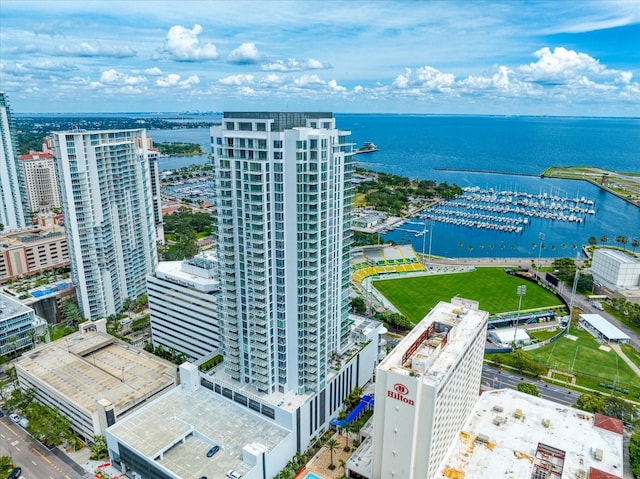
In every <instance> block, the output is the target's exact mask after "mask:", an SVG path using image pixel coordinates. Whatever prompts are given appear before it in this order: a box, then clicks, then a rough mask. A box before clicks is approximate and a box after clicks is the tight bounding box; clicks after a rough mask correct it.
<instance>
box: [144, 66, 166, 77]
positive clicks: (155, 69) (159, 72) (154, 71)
mask: <svg viewBox="0 0 640 479" xmlns="http://www.w3.org/2000/svg"><path fill="white" fill-rule="evenodd" d="M144 72H145V73H146V74H147V75H151V76H160V75H162V70H160V68H158V67H151V68H147V69H146V70H145V71H144Z"/></svg>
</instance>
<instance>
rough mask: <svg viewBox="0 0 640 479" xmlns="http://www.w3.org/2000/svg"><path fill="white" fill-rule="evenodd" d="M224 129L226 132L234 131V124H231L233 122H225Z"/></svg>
mask: <svg viewBox="0 0 640 479" xmlns="http://www.w3.org/2000/svg"><path fill="white" fill-rule="evenodd" d="M224 127H225V128H226V129H227V130H234V129H235V128H234V124H233V122H232V121H227V122H225V124H224Z"/></svg>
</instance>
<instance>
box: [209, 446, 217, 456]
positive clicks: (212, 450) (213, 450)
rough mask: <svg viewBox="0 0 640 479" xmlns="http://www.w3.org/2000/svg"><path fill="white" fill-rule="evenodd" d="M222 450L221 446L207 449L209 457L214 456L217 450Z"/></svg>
mask: <svg viewBox="0 0 640 479" xmlns="http://www.w3.org/2000/svg"><path fill="white" fill-rule="evenodd" d="M219 450H220V446H213V447H212V448H211V449H209V450H208V451H207V457H212V456H213V455H214V454H215V453H216V452H218V451H219Z"/></svg>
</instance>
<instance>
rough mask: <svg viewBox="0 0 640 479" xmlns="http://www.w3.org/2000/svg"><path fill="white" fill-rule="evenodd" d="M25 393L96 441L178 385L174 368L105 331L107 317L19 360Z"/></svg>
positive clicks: (40, 347)
mask: <svg viewBox="0 0 640 479" xmlns="http://www.w3.org/2000/svg"><path fill="white" fill-rule="evenodd" d="M15 367H16V374H17V376H18V382H19V385H20V389H22V391H27V390H33V391H35V399H36V400H37V401H38V402H40V403H42V404H46V405H47V406H50V407H52V408H53V409H54V410H56V411H59V412H60V414H62V415H63V416H64V417H66V418H67V419H69V421H70V422H71V428H72V429H73V431H74V432H76V433H77V434H79V435H80V436H81V437H82V438H84V439H85V440H87V441H90V442H92V441H93V438H94V437H95V436H96V435H104V431H105V430H106V428H107V427H109V426H111V425H113V424H115V423H116V422H117V421H119V420H120V419H121V418H122V417H125V416H127V415H128V414H130V413H132V412H133V411H135V410H136V409H138V408H140V407H142V406H144V405H146V404H147V403H149V402H150V401H153V399H154V398H156V397H159V396H161V395H162V394H163V393H165V392H166V391H168V390H170V389H172V388H173V387H174V386H176V385H177V383H178V381H177V375H176V366H175V364H171V363H169V362H168V361H164V360H163V359H160V358H158V357H156V356H154V355H152V354H148V353H146V352H144V351H141V350H140V349H138V348H134V347H132V346H131V345H130V344H127V343H125V342H123V341H120V340H118V339H116V338H114V337H113V336H111V335H110V334H107V329H106V319H100V320H97V321H93V322H84V323H82V324H81V325H80V328H79V331H78V332H77V333H73V334H71V335H69V336H65V337H64V338H61V339H59V340H57V341H53V342H51V343H47V344H43V345H41V346H38V347H37V348H36V349H34V350H33V351H29V352H27V353H25V354H23V355H22V356H21V357H20V358H19V359H18V360H17V361H16V362H15Z"/></svg>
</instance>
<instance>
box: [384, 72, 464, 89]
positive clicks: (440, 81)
mask: <svg viewBox="0 0 640 479" xmlns="http://www.w3.org/2000/svg"><path fill="white" fill-rule="evenodd" d="M454 83H455V76H454V75H453V74H452V73H443V72H441V71H440V70H438V69H437V68H434V67H431V66H423V67H419V68H416V70H415V74H414V72H413V71H412V70H411V68H406V69H405V72H404V74H402V75H398V76H397V77H396V78H395V80H394V81H393V83H392V86H393V87H395V88H399V89H402V90H404V89H411V90H415V89H419V90H424V91H449V90H450V89H451V88H452V87H453V86H454Z"/></svg>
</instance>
